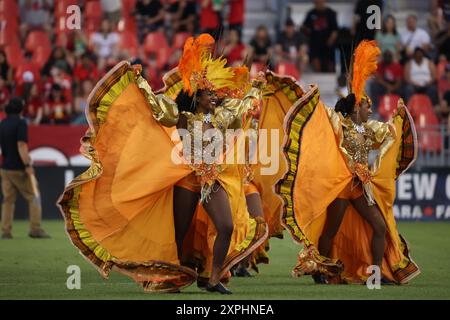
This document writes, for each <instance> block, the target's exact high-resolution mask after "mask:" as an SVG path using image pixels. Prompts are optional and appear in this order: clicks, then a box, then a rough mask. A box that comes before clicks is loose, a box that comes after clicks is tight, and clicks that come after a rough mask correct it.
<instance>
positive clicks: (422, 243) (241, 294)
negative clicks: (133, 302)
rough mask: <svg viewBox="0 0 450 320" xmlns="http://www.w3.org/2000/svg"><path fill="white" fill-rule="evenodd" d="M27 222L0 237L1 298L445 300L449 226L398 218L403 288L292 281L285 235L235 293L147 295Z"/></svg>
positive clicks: (449, 292)
mask: <svg viewBox="0 0 450 320" xmlns="http://www.w3.org/2000/svg"><path fill="white" fill-rule="evenodd" d="M27 228H28V223H27V222H25V221H16V222H15V224H14V230H13V235H14V239H12V240H0V299H174V300H176V299H224V298H229V299H249V300H250V299H283V300H287V299H449V298H450V241H449V240H450V223H424V222H421V223H419V222H416V223H414V222H408V223H400V224H399V228H400V231H401V233H402V234H403V235H404V236H405V237H406V239H407V240H408V241H409V243H410V246H411V250H412V255H413V259H414V261H415V262H416V263H417V264H418V265H419V266H420V268H421V271H422V274H421V275H419V276H418V277H417V278H416V279H415V280H413V282H412V283H410V284H409V285H405V286H383V287H382V288H381V290H369V289H367V287H366V286H362V285H339V286H337V285H329V286H324V285H314V284H313V282H312V279H311V277H302V278H292V277H291V275H290V274H291V269H292V267H293V266H294V264H295V260H296V254H297V250H298V247H297V246H296V245H295V244H294V243H293V242H292V240H291V239H290V237H289V236H288V235H287V234H286V236H285V239H284V240H279V239H274V240H272V242H271V246H272V248H271V251H270V258H271V263H270V264H269V265H263V266H262V267H261V268H260V274H259V275H258V276H256V277H254V278H233V279H232V281H231V283H230V286H229V287H230V289H232V290H233V292H234V294H233V295H231V296H227V297H224V296H221V295H218V294H209V293H206V292H205V291H201V290H199V289H197V287H196V286H195V285H192V286H191V287H189V288H187V289H185V290H183V292H182V293H180V294H148V293H144V292H143V291H142V289H141V288H140V287H139V286H138V284H136V283H134V282H133V281H132V280H131V279H129V278H127V277H125V276H122V275H120V274H117V273H112V274H111V276H110V279H109V280H104V279H103V278H102V277H101V276H100V275H99V274H98V272H97V271H96V270H95V269H94V268H93V267H92V266H91V265H90V264H89V263H88V262H87V261H86V260H85V259H84V258H83V257H82V256H81V255H80V254H79V253H78V251H77V250H76V249H75V247H73V246H72V244H71V243H70V242H69V239H68V238H67V236H66V234H65V232H64V229H63V222H62V221H45V222H44V228H45V229H46V231H47V232H48V233H50V234H51V235H52V239H43V240H35V239H31V238H29V237H28V236H27V232H28V229H27ZM69 265H78V266H79V267H80V268H81V289H80V290H69V289H67V288H66V280H67V277H68V276H69V275H68V274H67V273H66V269H67V267H68V266H69Z"/></svg>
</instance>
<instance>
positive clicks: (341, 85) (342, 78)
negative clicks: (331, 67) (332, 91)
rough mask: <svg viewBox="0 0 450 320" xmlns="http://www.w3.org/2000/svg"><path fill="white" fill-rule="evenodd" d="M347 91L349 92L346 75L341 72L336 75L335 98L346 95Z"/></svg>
mask: <svg viewBox="0 0 450 320" xmlns="http://www.w3.org/2000/svg"><path fill="white" fill-rule="evenodd" d="M348 93H349V92H348V86H347V75H346V74H345V73H341V74H340V75H339V76H338V77H337V87H336V95H337V98H338V99H340V98H342V97H346V96H347V95H348Z"/></svg>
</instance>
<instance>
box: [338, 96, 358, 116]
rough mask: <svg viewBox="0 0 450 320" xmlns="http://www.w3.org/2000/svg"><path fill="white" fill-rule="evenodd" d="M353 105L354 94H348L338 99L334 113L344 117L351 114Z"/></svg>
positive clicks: (354, 100) (354, 101)
mask: <svg viewBox="0 0 450 320" xmlns="http://www.w3.org/2000/svg"><path fill="white" fill-rule="evenodd" d="M355 103H356V98H355V94H353V93H350V94H349V95H348V96H346V97H344V98H340V99H339V100H338V102H336V105H335V106H334V110H335V111H336V112H340V113H341V114H342V115H343V116H344V117H346V116H349V115H351V114H352V113H353V110H354V108H355Z"/></svg>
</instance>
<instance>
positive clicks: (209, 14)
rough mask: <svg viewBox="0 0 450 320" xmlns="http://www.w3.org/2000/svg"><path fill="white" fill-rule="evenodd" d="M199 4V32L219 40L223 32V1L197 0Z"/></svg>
mask: <svg viewBox="0 0 450 320" xmlns="http://www.w3.org/2000/svg"><path fill="white" fill-rule="evenodd" d="M198 2H199V3H200V31H201V32H206V33H209V34H211V35H212V36H213V37H214V38H215V39H216V40H219V39H220V37H221V36H222V32H223V21H222V11H223V9H224V1H223V0H198Z"/></svg>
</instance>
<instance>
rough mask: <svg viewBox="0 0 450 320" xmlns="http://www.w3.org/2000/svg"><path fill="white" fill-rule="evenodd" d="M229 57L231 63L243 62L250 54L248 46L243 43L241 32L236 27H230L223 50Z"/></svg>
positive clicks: (225, 55)
mask: <svg viewBox="0 0 450 320" xmlns="http://www.w3.org/2000/svg"><path fill="white" fill-rule="evenodd" d="M222 54H223V56H224V57H226V58H227V61H228V64H229V65H237V64H241V63H242V61H244V59H245V57H246V55H247V54H248V51H247V47H246V46H245V45H244V44H243V43H242V41H241V39H240V37H239V32H238V30H236V29H230V30H229V31H228V32H227V37H226V38H225V47H224V48H223V52H222Z"/></svg>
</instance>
